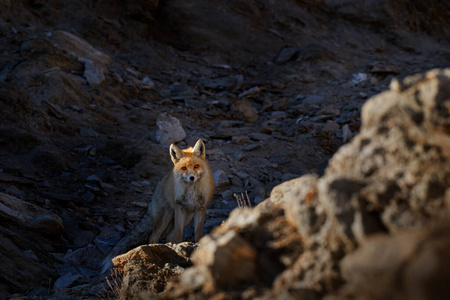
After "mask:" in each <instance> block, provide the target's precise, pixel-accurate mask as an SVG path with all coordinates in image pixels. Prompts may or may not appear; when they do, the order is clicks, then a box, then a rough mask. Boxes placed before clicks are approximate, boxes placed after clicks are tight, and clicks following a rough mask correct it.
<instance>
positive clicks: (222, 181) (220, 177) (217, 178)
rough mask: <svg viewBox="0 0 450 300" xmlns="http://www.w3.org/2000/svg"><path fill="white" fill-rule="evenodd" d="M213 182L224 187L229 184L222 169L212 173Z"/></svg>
mask: <svg viewBox="0 0 450 300" xmlns="http://www.w3.org/2000/svg"><path fill="white" fill-rule="evenodd" d="M213 178H214V183H215V185H216V187H224V186H227V185H229V184H230V180H229V179H228V175H227V173H226V172H225V171H224V170H217V171H214V173H213Z"/></svg>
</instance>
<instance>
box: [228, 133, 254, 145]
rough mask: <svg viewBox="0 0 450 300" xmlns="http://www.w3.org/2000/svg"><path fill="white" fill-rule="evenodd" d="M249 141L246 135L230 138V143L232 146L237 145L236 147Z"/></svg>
mask: <svg viewBox="0 0 450 300" xmlns="http://www.w3.org/2000/svg"><path fill="white" fill-rule="evenodd" d="M249 139H250V137H248V136H247V135H236V136H233V137H232V138H231V142H232V143H233V144H238V145H240V144H244V143H245V142H247V141H248V140H249Z"/></svg>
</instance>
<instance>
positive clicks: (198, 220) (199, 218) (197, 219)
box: [194, 207, 206, 243]
mask: <svg viewBox="0 0 450 300" xmlns="http://www.w3.org/2000/svg"><path fill="white" fill-rule="evenodd" d="M205 212H206V209H205V208H204V207H202V208H200V209H199V210H198V211H196V212H195V214H194V226H195V242H196V243H197V242H198V241H199V240H200V239H201V238H202V236H203V224H204V223H205Z"/></svg>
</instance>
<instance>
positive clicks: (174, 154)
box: [170, 144, 184, 164]
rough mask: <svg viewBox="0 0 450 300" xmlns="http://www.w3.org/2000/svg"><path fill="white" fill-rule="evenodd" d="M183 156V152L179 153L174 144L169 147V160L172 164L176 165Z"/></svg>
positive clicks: (179, 150)
mask: <svg viewBox="0 0 450 300" xmlns="http://www.w3.org/2000/svg"><path fill="white" fill-rule="evenodd" d="M183 156H184V152H183V151H181V149H180V148H178V147H177V146H176V145H175V144H172V145H170V158H172V161H173V163H174V164H176V163H177V162H178V161H179V160H180V159H182V158H183Z"/></svg>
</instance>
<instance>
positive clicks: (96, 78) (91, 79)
mask: <svg viewBox="0 0 450 300" xmlns="http://www.w3.org/2000/svg"><path fill="white" fill-rule="evenodd" d="M83 62H84V73H83V76H84V78H86V80H87V82H88V83H89V85H90V86H96V85H98V84H100V83H102V82H103V81H105V75H104V74H103V68H102V67H101V66H99V65H95V64H94V63H93V62H92V60H90V59H83Z"/></svg>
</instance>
